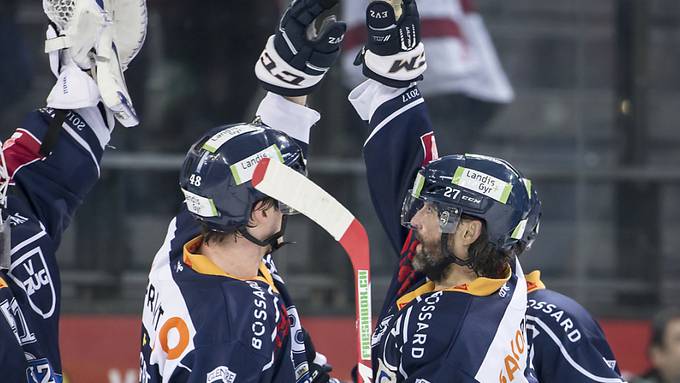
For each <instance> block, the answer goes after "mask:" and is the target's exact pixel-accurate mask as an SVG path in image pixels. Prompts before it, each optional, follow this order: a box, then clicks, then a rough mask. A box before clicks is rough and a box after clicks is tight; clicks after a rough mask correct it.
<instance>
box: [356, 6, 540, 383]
mask: <svg viewBox="0 0 680 383" xmlns="http://www.w3.org/2000/svg"><path fill="white" fill-rule="evenodd" d="M366 24H367V27H368V41H367V43H366V46H365V48H364V49H363V50H362V51H361V53H360V54H359V56H358V57H357V60H356V63H357V64H361V65H362V66H363V73H364V75H366V76H367V77H369V80H367V81H365V82H364V83H362V84H361V85H359V86H358V87H357V88H355V89H354V90H353V91H352V92H351V94H350V96H349V99H350V101H351V102H352V104H353V106H354V108H355V109H356V111H357V113H358V114H359V116H360V117H361V118H362V119H364V120H366V121H368V124H369V127H370V131H369V132H370V133H369V134H368V139H367V140H366V142H365V143H364V150H363V151H364V159H365V163H366V170H367V178H368V184H369V189H370V193H371V199H372V201H373V205H374V207H375V209H376V212H377V214H378V217H379V219H380V221H381V223H382V225H383V227H384V229H385V231H386V232H387V234H388V237H389V239H390V242H391V244H392V248H393V250H394V251H395V252H396V253H398V254H400V258H399V262H398V267H397V269H396V271H395V275H394V277H393V280H392V283H391V285H390V287H389V288H388V292H387V296H386V299H385V302H384V306H383V308H382V310H381V312H380V317H379V319H378V323H377V328H376V330H375V332H374V334H373V339H372V358H373V374H374V375H373V376H374V381H375V382H380V383H386V382H419V383H428V382H432V383H434V382H484V383H486V382H504V383H507V382H528V381H533V380H531V378H526V377H525V375H524V374H525V370H526V368H527V354H528V347H527V343H526V333H525V325H526V324H525V310H526V303H527V287H526V282H525V279H524V275H523V272H522V268H521V266H520V264H519V262H518V261H517V256H518V255H519V254H520V253H521V251H522V249H523V246H522V243H521V239H522V235H523V230H524V227H525V224H526V219H527V216H528V212H529V206H530V205H529V198H528V194H527V191H526V188H525V184H524V182H523V177H522V175H521V174H520V173H519V172H518V171H517V170H516V169H515V168H513V167H512V166H511V165H510V164H509V163H507V162H506V161H504V160H501V159H498V158H493V157H488V156H481V155H472V154H464V155H448V156H444V157H441V158H438V154H437V150H436V145H435V140H434V134H433V132H432V127H431V123H430V120H429V117H428V113H427V109H426V107H425V100H424V99H423V98H422V96H421V95H420V91H419V90H418V88H417V86H416V85H415V84H414V82H415V81H418V80H419V79H420V78H421V76H422V74H423V73H424V72H425V69H426V60H425V50H424V47H423V44H422V42H421V41H420V25H419V17H418V10H417V7H416V3H415V1H413V0H406V1H404V2H403V14H401V15H400V16H399V17H398V18H397V16H396V15H395V11H394V8H393V7H392V5H391V4H390V3H387V2H384V1H374V2H371V3H369V5H368V8H367V11H366ZM455 128H456V127H455V126H452V127H451V129H455ZM358 372H359V373H361V372H362V371H361V367H359V371H358Z"/></svg>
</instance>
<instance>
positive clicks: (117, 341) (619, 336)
mask: <svg viewBox="0 0 680 383" xmlns="http://www.w3.org/2000/svg"><path fill="white" fill-rule="evenodd" d="M302 323H304V326H305V328H307V330H308V331H309V332H310V333H311V334H312V338H313V339H314V343H315V344H316V348H317V350H318V351H319V352H321V353H323V354H325V355H326V356H327V357H328V360H329V361H330V362H331V363H332V364H333V366H334V367H335V373H334V376H337V377H338V378H341V379H349V372H350V370H351V368H352V367H353V365H354V363H356V346H355V344H354V342H355V336H354V334H355V332H354V319H353V318H351V317H308V318H303V320H302ZM600 324H601V325H602V327H603V328H604V331H605V333H606V334H607V338H608V340H609V343H610V344H611V346H612V348H613V349H614V353H615V354H616V357H617V359H618V361H619V365H620V366H621V369H622V370H623V371H627V372H631V373H640V372H642V371H643V370H645V369H646V368H647V366H648V361H647V358H646V347H647V341H648V340H649V322H647V321H628V320H602V321H600ZM140 326H141V320H140V318H138V317H135V316H64V317H63V318H62V321H61V326H60V328H61V334H60V337H61V353H62V360H63V365H64V372H65V374H66V378H67V381H65V383H66V382H68V383H86V382H102V383H107V382H108V383H135V382H137V379H138V376H139V342H140V334H141V327H140Z"/></svg>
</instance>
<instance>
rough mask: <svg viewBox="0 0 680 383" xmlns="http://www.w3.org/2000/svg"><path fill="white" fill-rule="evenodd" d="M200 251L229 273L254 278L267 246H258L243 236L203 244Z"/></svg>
mask: <svg viewBox="0 0 680 383" xmlns="http://www.w3.org/2000/svg"><path fill="white" fill-rule="evenodd" d="M200 252H201V254H203V255H205V256H206V257H207V258H208V259H210V260H211V261H212V262H213V263H214V264H215V265H216V266H217V267H219V268H220V269H221V270H222V271H224V272H225V273H227V274H230V275H233V276H235V277H239V278H254V277H256V276H257V273H258V269H259V267H260V262H262V258H263V257H264V256H265V254H266V253H267V248H265V247H261V246H257V245H255V244H254V243H252V242H250V241H248V240H247V239H245V238H243V237H237V238H236V240H225V241H222V242H220V243H215V244H212V243H211V244H210V245H205V244H203V245H201V249H200Z"/></svg>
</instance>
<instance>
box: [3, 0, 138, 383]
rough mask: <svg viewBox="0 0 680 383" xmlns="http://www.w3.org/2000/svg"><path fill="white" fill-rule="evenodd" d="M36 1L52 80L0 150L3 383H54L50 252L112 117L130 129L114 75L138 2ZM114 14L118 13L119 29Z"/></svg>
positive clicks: (134, 41)
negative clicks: (43, 19) (43, 103)
mask: <svg viewBox="0 0 680 383" xmlns="http://www.w3.org/2000/svg"><path fill="white" fill-rule="evenodd" d="M133 3H134V4H133ZM103 4H106V8H103V7H104V5H103ZM43 5H44V8H45V12H46V13H47V16H48V17H49V19H50V21H51V24H50V26H49V28H48V32H47V36H48V40H47V42H46V51H48V52H49V53H50V66H51V69H52V72H53V73H54V75H55V76H57V84H56V85H55V86H54V88H53V89H52V91H51V93H50V95H49V96H48V98H47V107H45V108H41V109H38V110H35V111H33V112H31V113H29V114H28V115H27V116H26V119H25V120H24V122H23V125H22V127H21V128H18V129H17V130H16V131H15V132H14V133H13V134H12V136H11V137H9V139H7V140H6V141H5V142H4V145H3V147H2V152H3V156H4V159H5V160H6V161H4V165H6V166H3V167H4V169H5V170H6V172H3V173H4V174H2V175H1V176H0V178H2V182H3V184H7V185H9V189H8V190H5V188H4V187H3V188H2V189H3V192H2V195H3V196H4V193H5V192H7V200H6V208H3V209H2V221H3V222H5V223H8V224H9V228H8V227H7V226H6V225H3V226H2V235H0V238H3V240H5V239H7V240H9V238H10V237H11V243H10V245H9V246H11V250H8V251H6V250H5V249H6V247H5V244H4V243H2V245H0V249H3V250H2V251H1V252H2V253H3V254H5V253H8V254H9V255H10V259H9V260H8V262H7V263H9V265H6V266H7V270H6V272H2V273H0V277H1V280H0V312H1V313H2V315H0V321H2V322H3V326H2V327H3V328H6V327H5V325H9V328H10V330H11V331H10V332H9V333H8V332H7V331H3V330H0V334H1V336H3V339H2V340H1V342H2V345H3V346H2V347H0V348H2V350H3V351H2V353H0V354H2V356H1V357H2V359H1V360H0V363H2V366H0V370H1V371H2V373H0V376H1V378H0V380H2V381H3V382H57V383H59V382H62V366H61V359H60V354H59V316H60V296H61V282H60V278H59V270H58V265H57V260H56V257H55V253H56V251H57V248H58V247H59V243H60V241H61V236H62V234H63V232H64V230H66V228H67V227H68V225H69V223H70V222H71V219H72V217H73V214H74V213H75V211H76V209H77V207H78V206H79V205H80V204H81V202H82V201H83V199H84V198H85V197H86V195H87V193H88V191H89V190H90V189H91V188H92V186H93V185H94V184H95V183H96V182H97V179H98V178H99V174H100V169H99V163H100V160H101V158H102V154H103V152H104V148H105V146H106V144H107V143H108V142H109V139H110V134H111V131H112V130H113V128H114V124H115V120H116V119H117V120H118V121H120V122H121V123H122V124H124V125H127V126H133V125H135V124H136V123H137V120H136V117H135V115H134V108H132V104H131V101H130V98H129V96H128V95H127V91H126V90H125V82H124V79H123V77H122V70H123V69H125V68H126V67H127V65H128V64H129V63H130V61H131V60H132V59H133V58H134V57H135V55H136V53H137V52H138V51H139V49H140V48H141V46H142V43H143V41H144V35H145V33H146V10H145V8H144V3H143V2H141V4H140V2H127V3H126V2H116V4H114V5H115V6H116V7H117V8H108V6H109V5H110V4H109V2H106V1H105V2H99V1H94V0H76V1H73V0H45V1H44V2H43ZM113 14H116V15H118V16H119V17H120V16H123V15H124V16H125V22H126V25H125V28H120V25H119V24H118V22H119V21H120V19H119V18H116V17H113V18H111V17H110V15H113ZM107 15H109V16H107ZM3 199H4V198H3ZM3 205H4V201H3ZM10 228H11V236H10V235H9V233H8V231H9V229H10ZM2 263H4V262H0V264H2ZM8 334H9V336H10V338H11V339H8V338H7V337H8ZM15 344H18V346H19V347H20V348H17V347H15ZM17 352H18V356H19V357H17Z"/></svg>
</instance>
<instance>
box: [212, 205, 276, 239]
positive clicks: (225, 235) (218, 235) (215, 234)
mask: <svg viewBox="0 0 680 383" xmlns="http://www.w3.org/2000/svg"><path fill="white" fill-rule="evenodd" d="M258 203H261V205H260V206H259V207H258V208H257V209H255V206H256V205H257V204H258ZM272 207H273V208H276V209H278V207H279V204H278V201H277V200H275V199H273V198H271V197H265V198H263V199H261V200H259V201H256V202H255V203H253V206H252V207H251V213H250V214H251V215H252V212H254V211H256V210H267V209H269V208H272ZM246 226H248V227H253V226H251V225H250V223H248V224H247V225H246ZM201 234H202V235H203V243H205V244H206V245H208V244H210V243H211V242H212V243H222V242H224V241H225V240H227V239H229V238H233V240H234V241H236V238H238V237H240V236H241V233H239V232H238V230H237V228H235V229H234V230H231V231H229V232H222V231H214V230H210V229H209V228H208V226H206V225H203V224H201Z"/></svg>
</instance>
